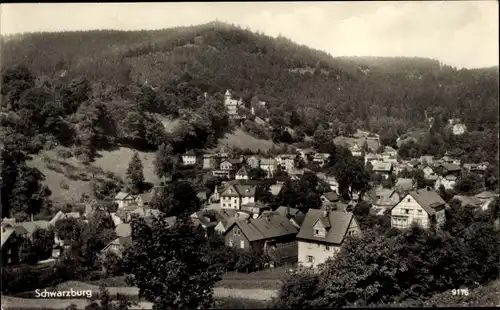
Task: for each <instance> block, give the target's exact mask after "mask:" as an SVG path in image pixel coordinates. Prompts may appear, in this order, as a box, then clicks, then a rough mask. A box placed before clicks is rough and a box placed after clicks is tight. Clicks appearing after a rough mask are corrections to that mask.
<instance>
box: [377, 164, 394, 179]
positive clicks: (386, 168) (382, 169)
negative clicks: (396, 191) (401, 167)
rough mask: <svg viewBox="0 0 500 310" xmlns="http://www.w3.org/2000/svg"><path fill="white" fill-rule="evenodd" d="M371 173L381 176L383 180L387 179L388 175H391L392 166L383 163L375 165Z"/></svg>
mask: <svg viewBox="0 0 500 310" xmlns="http://www.w3.org/2000/svg"><path fill="white" fill-rule="evenodd" d="M372 171H373V172H374V173H375V174H378V175H381V176H382V177H383V178H384V179H388V178H389V175H391V173H392V164H391V163H384V162H378V163H375V164H374V165H373V169H372Z"/></svg>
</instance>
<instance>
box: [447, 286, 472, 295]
mask: <svg viewBox="0 0 500 310" xmlns="http://www.w3.org/2000/svg"><path fill="white" fill-rule="evenodd" d="M451 294H452V295H453V296H469V289H468V288H459V289H452V290H451Z"/></svg>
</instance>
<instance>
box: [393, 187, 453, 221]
mask: <svg viewBox="0 0 500 310" xmlns="http://www.w3.org/2000/svg"><path fill="white" fill-rule="evenodd" d="M446 207H447V204H446V202H445V201H444V200H443V198H441V196H439V194H438V193H436V192H435V191H434V190H432V189H431V188H429V187H427V188H423V189H419V190H415V191H411V192H410V193H408V194H407V195H406V196H404V197H403V199H401V201H400V202H399V203H397V204H396V205H395V206H394V207H393V208H392V209H391V226H392V227H395V228H399V229H405V228H409V227H410V225H411V224H412V223H413V222H416V223H417V224H419V225H420V226H422V227H423V228H429V227H430V225H431V224H433V223H435V224H443V223H444V221H445V214H444V212H445V209H446Z"/></svg>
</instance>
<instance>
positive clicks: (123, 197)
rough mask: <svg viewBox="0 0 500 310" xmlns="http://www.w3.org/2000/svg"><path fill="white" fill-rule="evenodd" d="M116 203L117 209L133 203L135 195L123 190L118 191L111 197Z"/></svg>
mask: <svg viewBox="0 0 500 310" xmlns="http://www.w3.org/2000/svg"><path fill="white" fill-rule="evenodd" d="M113 201H114V202H116V203H117V204H118V209H123V208H126V207H129V206H131V205H133V204H135V196H134V195H131V194H129V193H125V192H119V193H118V194H116V196H115V198H114V199H113Z"/></svg>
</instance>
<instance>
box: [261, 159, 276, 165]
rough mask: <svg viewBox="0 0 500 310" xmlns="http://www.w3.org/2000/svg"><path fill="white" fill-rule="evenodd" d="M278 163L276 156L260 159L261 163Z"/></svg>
mask: <svg viewBox="0 0 500 310" xmlns="http://www.w3.org/2000/svg"><path fill="white" fill-rule="evenodd" d="M275 164H276V159H274V158H262V159H261V160H260V165H261V166H263V165H275Z"/></svg>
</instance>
